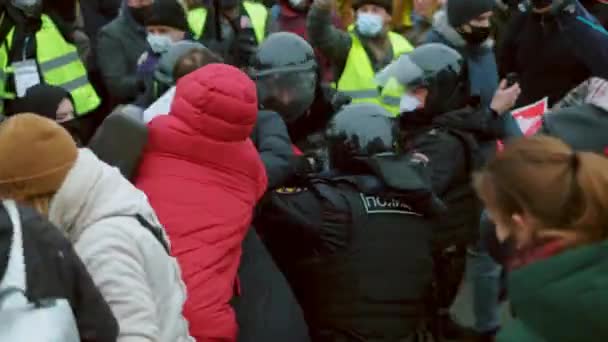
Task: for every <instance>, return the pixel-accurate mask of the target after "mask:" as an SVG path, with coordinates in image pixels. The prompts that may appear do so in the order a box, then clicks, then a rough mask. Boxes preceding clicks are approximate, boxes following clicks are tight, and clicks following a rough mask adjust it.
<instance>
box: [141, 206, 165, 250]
mask: <svg viewBox="0 0 608 342" xmlns="http://www.w3.org/2000/svg"><path fill="white" fill-rule="evenodd" d="M135 218H136V219H137V221H139V224H141V225H142V226H143V227H144V228H146V229H147V230H149V231H150V233H152V235H154V237H155V238H156V239H157V240H158V242H160V244H161V245H163V248H164V249H165V251H167V254H171V249H170V248H169V244H168V243H167V240H165V237H164V236H163V233H162V232H161V228H160V227H155V226H153V225H152V224H151V223H150V222H149V221H148V220H146V219H145V218H144V217H143V216H142V215H141V214H136V215H135Z"/></svg>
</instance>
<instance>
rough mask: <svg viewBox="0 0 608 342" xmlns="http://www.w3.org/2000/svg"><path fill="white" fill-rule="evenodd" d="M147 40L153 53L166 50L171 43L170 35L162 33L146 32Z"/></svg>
mask: <svg viewBox="0 0 608 342" xmlns="http://www.w3.org/2000/svg"><path fill="white" fill-rule="evenodd" d="M147 40H148V44H150V47H151V48H152V51H154V52H155V53H163V52H167V51H168V50H169V48H170V47H171V44H173V41H172V40H171V37H169V36H166V35H162V34H148V37H147Z"/></svg>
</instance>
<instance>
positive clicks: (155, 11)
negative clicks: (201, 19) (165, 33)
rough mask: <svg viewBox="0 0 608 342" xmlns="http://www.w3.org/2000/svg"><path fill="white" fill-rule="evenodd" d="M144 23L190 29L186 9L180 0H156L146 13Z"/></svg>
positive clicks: (184, 29) (183, 29) (186, 30)
mask: <svg viewBox="0 0 608 342" xmlns="http://www.w3.org/2000/svg"><path fill="white" fill-rule="evenodd" d="M144 23H145V25H146V26H150V25H163V26H169V27H173V28H176V29H178V30H181V31H184V32H188V31H190V26H189V25H188V18H187V17H186V10H185V8H184V7H183V6H182V5H181V4H180V3H179V2H178V0H154V3H153V4H152V8H151V9H150V11H149V12H148V13H146V17H145V20H144Z"/></svg>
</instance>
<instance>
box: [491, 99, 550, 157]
mask: <svg viewBox="0 0 608 342" xmlns="http://www.w3.org/2000/svg"><path fill="white" fill-rule="evenodd" d="M548 109H549V99H548V98H547V97H545V98H544V99H542V100H540V101H537V102H535V103H533V104H530V105H527V106H525V107H521V108H518V109H514V110H512V111H511V114H512V115H513V118H515V121H517V124H518V125H519V128H520V129H521V131H522V132H523V133H524V135H525V136H527V137H529V136H531V135H534V134H535V133H536V132H538V130H539V129H540V127H541V126H542V124H543V120H542V117H543V115H544V114H545V113H546V112H547V110H548ZM503 149H504V144H503V142H502V141H500V140H499V141H497V142H496V150H497V151H498V152H500V151H502V150H503Z"/></svg>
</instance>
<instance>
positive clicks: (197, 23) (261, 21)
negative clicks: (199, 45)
mask: <svg viewBox="0 0 608 342" xmlns="http://www.w3.org/2000/svg"><path fill="white" fill-rule="evenodd" d="M243 7H245V11H246V12H247V15H248V16H249V18H250V19H251V25H252V26H253V31H254V32H255V38H256V39H257V41H258V44H259V43H261V42H262V41H263V40H264V38H265V36H266V20H267V19H268V9H266V7H264V5H262V4H258V3H255V2H251V1H244V2H243ZM206 21H207V9H206V8H204V7H200V8H195V9H192V10H190V11H188V24H189V25H190V29H191V30H192V33H194V38H195V39H200V38H201V37H202V35H203V33H204V32H203V30H204V29H205V22H206Z"/></svg>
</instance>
